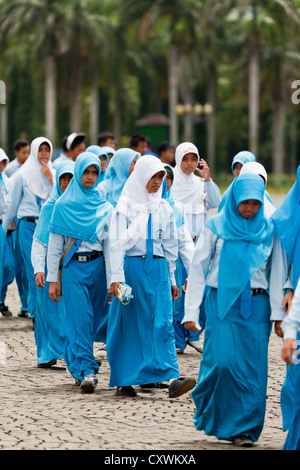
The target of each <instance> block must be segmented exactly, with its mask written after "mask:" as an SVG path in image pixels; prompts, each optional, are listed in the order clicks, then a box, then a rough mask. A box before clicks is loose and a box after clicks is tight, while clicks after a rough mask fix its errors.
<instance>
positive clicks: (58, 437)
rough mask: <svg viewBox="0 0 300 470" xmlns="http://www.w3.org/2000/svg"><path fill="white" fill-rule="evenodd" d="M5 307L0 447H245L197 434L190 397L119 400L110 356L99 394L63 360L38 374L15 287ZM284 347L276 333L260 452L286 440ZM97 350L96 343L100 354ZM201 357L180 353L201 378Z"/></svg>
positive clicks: (185, 368) (0, 335)
mask: <svg viewBox="0 0 300 470" xmlns="http://www.w3.org/2000/svg"><path fill="white" fill-rule="evenodd" d="M274 199H275V204H276V206H278V205H279V203H280V202H281V201H282V197H280V196H279V197H275V198H274ZM212 213H213V212H212ZM211 215H212V214H211ZM6 303H7V304H8V306H9V307H10V309H11V311H12V312H13V317H11V318H3V317H0V366H1V370H2V374H1V378H0V384H1V386H0V402H1V404H2V407H1V412H0V416H1V426H0V450H56V449H57V450H115V451H117V450H119V451H125V450H148V451H149V450H158V451H159V450H160V451H163V450H165V451H169V452H172V451H174V452H175V451H182V452H187V451H192V452H196V451H199V450H214V451H217V450H236V449H239V448H236V447H234V446H233V445H231V444H230V443H227V442H225V441H218V440H217V439H215V438H214V437H209V436H205V434H204V433H203V432H199V431H196V429H195V427H194V425H193V421H192V418H193V414H194V409H195V407H194V403H193V400H192V398H191V394H190V393H188V394H186V395H183V396H181V397H179V398H177V399H173V400H170V399H169V398H168V395H167V391H166V390H156V391H151V392H149V391H148V392H147V393H146V391H142V390H141V389H140V388H139V387H136V389H137V391H138V396H137V397H135V398H125V397H118V396H116V395H115V389H111V388H109V387H108V381H109V365H108V362H107V360H106V358H105V357H104V358H103V360H102V365H101V367H100V371H99V375H98V380H99V383H98V387H97V389H96V392H95V393H94V394H89V395H87V394H82V393H81V392H80V389H79V387H76V386H74V385H73V383H72V381H71V379H70V377H69V376H68V375H67V373H66V369H65V364H64V361H59V363H58V364H57V365H56V366H54V367H53V368H52V369H49V370H45V369H38V368H37V367H36V348H35V341H34V332H33V328H32V322H31V320H29V319H21V318H18V317H17V313H18V311H19V309H20V303H19V298H18V294H17V289H16V285H15V283H13V284H11V285H10V286H9V290H8V295H7V299H6ZM281 344H282V340H281V339H279V338H278V337H277V336H276V335H275V334H274V333H272V334H271V337H270V347H269V380H268V399H267V410H266V419H265V426H264V429H263V432H262V434H261V437H260V439H259V441H258V443H256V445H255V447H254V449H255V450H280V449H282V446H283V444H284V441H285V438H286V433H284V432H283V431H282V428H281V410H280V390H281V386H282V382H283V380H284V376H285V364H284V363H283V361H282V360H281V357H280V351H281ZM98 349H99V344H95V353H97V350H98ZM200 360H201V355H200V354H199V353H198V352H196V351H195V350H194V349H192V348H191V347H189V346H187V348H186V350H185V353H184V354H182V355H179V356H178V362H179V367H180V372H181V375H186V376H192V377H195V378H197V377H198V372H199V365H200ZM251 450H252V449H251Z"/></svg>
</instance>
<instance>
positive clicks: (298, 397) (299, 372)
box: [283, 364, 300, 450]
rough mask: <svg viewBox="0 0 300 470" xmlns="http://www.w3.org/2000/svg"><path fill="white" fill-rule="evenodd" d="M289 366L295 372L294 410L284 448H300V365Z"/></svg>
mask: <svg viewBox="0 0 300 470" xmlns="http://www.w3.org/2000/svg"><path fill="white" fill-rule="evenodd" d="M289 367H290V369H293V374H294V393H293V394H292V396H291V401H292V402H293V407H292V410H293V411H292V414H291V419H290V422H289V431H288V434H287V437H286V440H285V443H284V446H283V450H300V365H299V364H293V365H292V366H289Z"/></svg>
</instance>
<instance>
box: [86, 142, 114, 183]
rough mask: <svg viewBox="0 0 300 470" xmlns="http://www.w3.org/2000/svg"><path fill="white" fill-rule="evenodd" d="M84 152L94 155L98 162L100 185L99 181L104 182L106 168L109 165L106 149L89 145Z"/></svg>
mask: <svg viewBox="0 0 300 470" xmlns="http://www.w3.org/2000/svg"><path fill="white" fill-rule="evenodd" d="M86 152H91V153H94V154H95V155H97V157H98V158H99V160H100V164H101V169H100V175H99V183H101V181H103V180H105V175H106V168H107V165H108V163H109V155H108V151H107V147H100V146H99V145H90V146H89V147H88V148H87V149H86Z"/></svg>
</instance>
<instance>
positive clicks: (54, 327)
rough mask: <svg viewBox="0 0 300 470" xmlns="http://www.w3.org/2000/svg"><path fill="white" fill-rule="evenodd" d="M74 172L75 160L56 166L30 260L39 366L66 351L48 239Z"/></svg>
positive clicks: (61, 308) (34, 238) (60, 357)
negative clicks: (58, 204) (51, 277)
mask: <svg viewBox="0 0 300 470" xmlns="http://www.w3.org/2000/svg"><path fill="white" fill-rule="evenodd" d="M73 175H74V162H73V161H72V160H66V161H63V162H62V163H60V164H59V165H58V166H57V169H56V175H55V185H54V188H53V191H52V193H51V195H50V197H49V199H48V200H47V201H46V202H45V204H44V205H43V207H42V210H41V215H40V218H39V221H38V223H37V226H36V229H35V231H34V235H33V244H32V250H31V262H32V266H33V269H34V275H35V283H36V285H37V287H38V289H37V306H36V318H35V326H34V337H35V342H36V346H37V365H38V367H43V368H47V367H51V366H52V365H54V364H56V362H57V360H58V359H62V358H63V353H64V341H65V335H64V326H63V322H64V309H63V302H61V303H59V304H58V303H57V302H53V300H51V298H50V297H49V283H48V282H45V279H46V276H47V273H46V272H47V269H46V258H47V247H48V243H49V223H50V220H51V216H52V212H53V208H54V205H55V202H56V201H57V200H58V198H59V197H60V196H61V195H62V194H63V192H64V191H65V190H66V188H67V186H68V184H69V182H70V181H71V179H72V177H73Z"/></svg>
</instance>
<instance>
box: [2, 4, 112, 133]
mask: <svg viewBox="0 0 300 470" xmlns="http://www.w3.org/2000/svg"><path fill="white" fill-rule="evenodd" d="M0 8H1V9H0V15H1V16H0V41H1V43H2V44H3V45H4V44H7V43H8V42H9V41H11V40H13V39H14V38H16V37H18V38H19V40H20V41H22V40H26V38H28V37H31V38H32V37H33V38H34V41H35V44H34V48H33V53H34V54H35V57H36V61H37V63H38V64H39V63H41V64H42V68H43V72H44V79H45V123H46V133H47V136H48V137H49V138H50V140H52V141H55V129H56V125H55V123H56V95H57V77H56V75H57V71H56V68H57V67H56V63H57V59H58V58H59V57H64V58H65V63H67V64H68V66H69V76H70V78H71V77H72V78H73V87H72V89H73V96H72V98H71V129H72V130H75V131H78V130H79V128H80V125H81V121H80V114H81V113H80V111H81V103H80V93H81V66H82V63H83V62H89V63H92V62H93V64H96V57H97V56H98V57H99V58H100V57H102V56H103V54H102V50H103V49H104V43H105V39H106V34H107V30H108V28H109V22H108V21H107V20H106V18H104V17H102V16H101V14H100V12H99V2H97V1H96V0H39V1H38V2H37V1H36V0H4V1H3V2H2V4H1V5H0ZM94 67H96V66H95V65H94ZM98 70H99V68H98Z"/></svg>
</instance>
